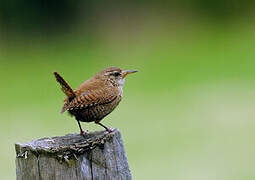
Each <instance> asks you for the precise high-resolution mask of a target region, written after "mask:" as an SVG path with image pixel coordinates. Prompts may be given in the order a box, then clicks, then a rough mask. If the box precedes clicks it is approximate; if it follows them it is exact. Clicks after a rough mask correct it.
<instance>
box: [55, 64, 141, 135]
mask: <svg viewBox="0 0 255 180" xmlns="http://www.w3.org/2000/svg"><path fill="white" fill-rule="evenodd" d="M135 72H137V70H127V71H124V70H122V69H120V68H118V67H110V68H106V69H104V70H102V71H100V72H98V73H97V74H96V75H94V76H93V77H91V78H90V79H88V80H87V81H85V82H84V83H82V84H81V85H80V86H79V87H78V88H77V89H76V90H75V91H73V90H72V88H71V87H70V86H69V85H68V84H67V82H66V81H65V80H64V79H63V78H62V77H61V76H60V75H59V74H58V73H57V72H54V75H55V77H56V80H57V82H59V84H60V85H61V87H62V88H61V89H62V91H63V92H64V93H65V94H66V96H67V97H66V99H65V100H64V102H65V103H64V105H63V107H62V110H61V113H63V112H65V111H68V112H69V113H70V114H71V115H72V116H74V117H75V119H76V120H77V122H78V125H79V128H80V133H81V134H84V131H83V130H82V128H81V124H80V121H82V122H95V123H96V124H99V125H100V126H102V127H104V128H105V129H106V130H107V131H108V132H111V129H109V128H108V127H106V126H104V125H103V124H102V123H100V121H101V120H102V119H103V118H104V117H105V116H106V115H108V114H109V113H111V112H112V111H113V110H114V109H115V107H116V106H117V105H118V104H119V102H120V101H121V98H122V95H123V85H124V82H125V77H126V76H127V75H128V74H132V73H135Z"/></svg>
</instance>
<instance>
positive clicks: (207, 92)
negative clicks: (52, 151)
mask: <svg viewBox="0 0 255 180" xmlns="http://www.w3.org/2000/svg"><path fill="white" fill-rule="evenodd" d="M254 5H255V3H254V1H249V0H242V1H240V0H214V1H211V0H183V1H178V0H171V1H142V0H141V1H134V0H133V1H113V0H108V1H92V0H76V1H70V0H62V1H57V0H37V1H34V0H11V1H10V0H1V1H0V83H1V86H0V100H1V102H0V120H1V125H0V139H1V151H0V152H1V153H0V174H1V179H5V180H8V179H15V150H14V143H15V142H26V141H30V140H32V139H37V138H41V137H45V136H56V135H64V134H67V133H75V132H79V129H78V127H77V123H76V122H75V121H74V119H72V118H71V117H69V116H68V115H67V114H64V115H61V114H60V113H59V111H60V108H61V106H62V102H63V98H64V94H63V93H62V92H61V90H60V87H59V85H58V84H57V83H56V82H55V79H54V77H53V75H52V72H53V71H54V70H56V71H58V72H59V73H60V74H62V75H63V77H64V78H65V79H66V80H67V81H68V82H69V83H70V85H71V86H72V87H73V88H76V87H77V86H78V85H79V84H80V83H82V82H83V81H85V80H86V79H88V78H89V77H90V76H92V75H93V74H95V73H96V72H97V71H99V70H101V69H103V68H105V67H108V66H119V67H122V68H123V69H138V70H140V72H139V73H136V74H133V75H132V76H131V75H130V76H129V77H128V78H127V81H126V84H125V88H124V98H123V100H122V102H121V104H120V106H119V107H118V108H117V109H116V110H115V111H114V112H113V113H112V114H110V115H109V116H107V117H106V118H105V119H104V121H103V122H104V124H105V125H108V126H111V127H117V128H119V129H120V130H121V132H122V136H123V139H124V143H125V148H126V151H127V155H128V160H129V164H130V168H131V171H132V174H133V178H134V179H139V180H145V179H146V180H154V179H176V180H180V179H181V180H204V179H211V180H215V179H217V180H228V179H229V180H230V179H231V180H233V179H235V180H251V179H255V171H254V162H255V154H254V152H255V144H254V136H255V121H254V120H255V112H254V110H255V31H254V30H255V21H254V20H255V13H254V12H255V11H254V10H255V6H254ZM83 127H84V128H87V129H88V130H89V131H94V130H100V129H102V128H100V127H98V126H96V125H94V124H93V123H91V124H86V123H83Z"/></svg>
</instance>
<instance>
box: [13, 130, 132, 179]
mask: <svg viewBox="0 0 255 180" xmlns="http://www.w3.org/2000/svg"><path fill="white" fill-rule="evenodd" d="M15 149H16V155H17V156H16V176H17V180H76V179H77V180H108V179H109V180H130V179H132V177H131V173H130V170H129V166H128V161H127V157H126V152H125V150H124V146H123V142H122V138H121V134H120V132H119V130H117V129H115V130H114V131H113V132H111V133H108V132H106V131H96V132H92V133H88V134H86V135H85V136H81V135H80V134H68V135H65V136H57V137H50V138H42V139H38V140H34V141H31V142H29V143H16V144H15Z"/></svg>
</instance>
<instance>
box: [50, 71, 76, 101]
mask: <svg viewBox="0 0 255 180" xmlns="http://www.w3.org/2000/svg"><path fill="white" fill-rule="evenodd" d="M53 74H54V75H55V77H56V80H57V82H58V83H59V84H60V85H61V89H62V91H63V92H64V93H65V95H66V96H67V97H68V98H69V99H72V98H74V97H75V93H74V91H73V90H72V88H71V87H70V86H69V85H68V84H67V82H66V81H65V80H64V79H63V78H62V77H61V76H60V75H59V74H58V73H57V72H53Z"/></svg>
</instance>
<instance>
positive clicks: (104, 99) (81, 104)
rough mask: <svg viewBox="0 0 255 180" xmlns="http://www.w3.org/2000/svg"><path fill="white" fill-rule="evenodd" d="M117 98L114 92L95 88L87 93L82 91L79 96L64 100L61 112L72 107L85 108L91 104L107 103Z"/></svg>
mask: <svg viewBox="0 0 255 180" xmlns="http://www.w3.org/2000/svg"><path fill="white" fill-rule="evenodd" d="M116 98H117V95H116V93H114V92H113V91H112V92H109V91H108V93H106V92H104V91H100V90H95V91H93V92H89V93H82V94H80V95H79V96H77V97H75V98H74V99H73V100H72V101H71V102H66V103H65V104H64V106H63V108H62V111H61V113H63V112H65V111H66V110H73V109H86V108H89V107H92V106H97V105H103V104H108V103H111V102H112V101H114V100H115V99H116Z"/></svg>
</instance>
